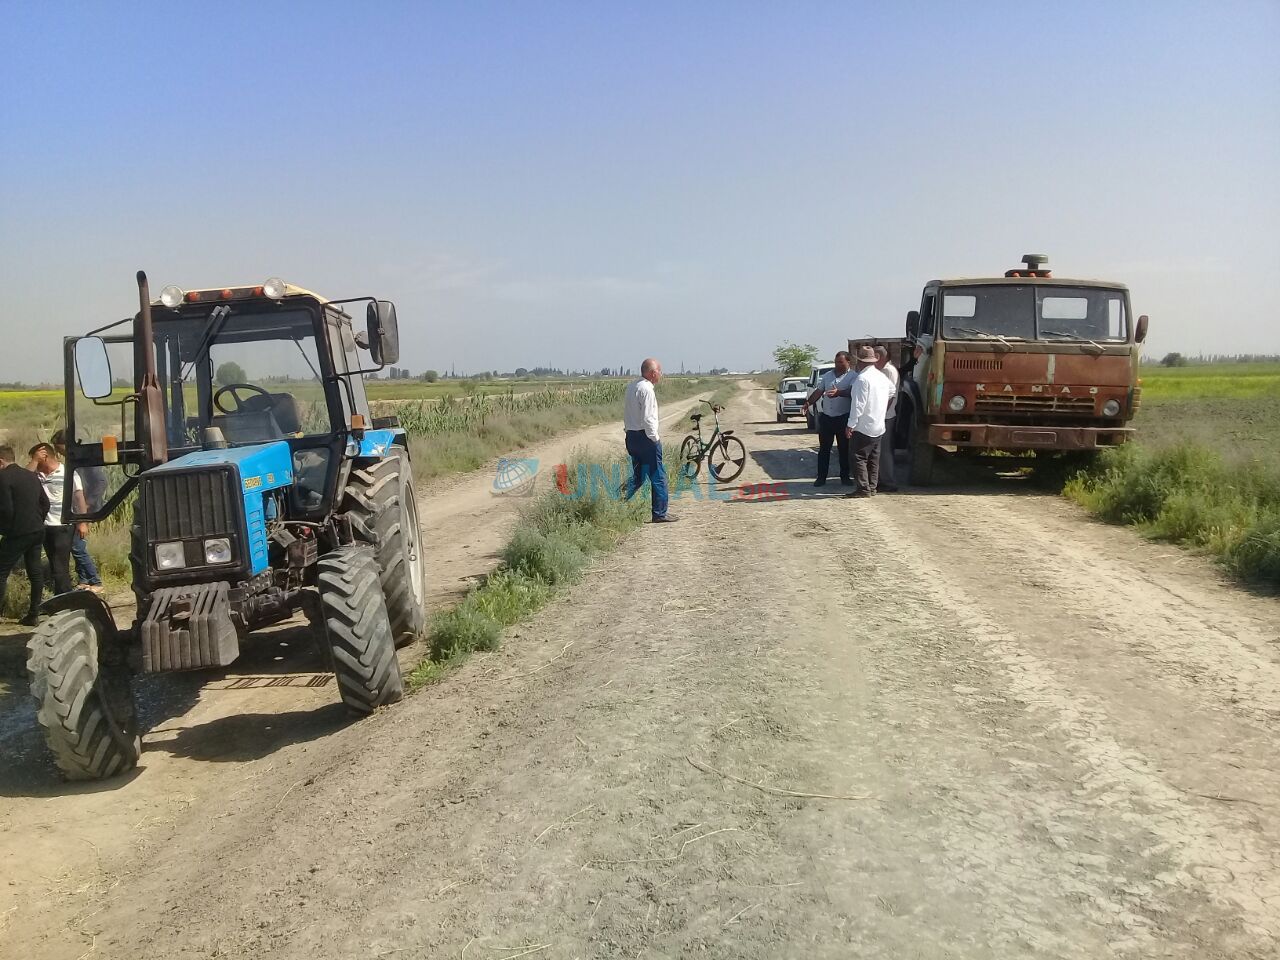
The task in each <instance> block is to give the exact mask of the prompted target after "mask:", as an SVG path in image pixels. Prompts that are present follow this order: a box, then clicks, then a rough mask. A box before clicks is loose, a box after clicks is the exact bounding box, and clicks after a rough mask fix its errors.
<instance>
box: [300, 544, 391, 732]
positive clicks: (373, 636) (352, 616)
mask: <svg viewBox="0 0 1280 960" xmlns="http://www.w3.org/2000/svg"><path fill="white" fill-rule="evenodd" d="M316 586H317V587H318V589H319V594H320V611H321V615H322V620H323V629H324V638H325V645H326V647H327V648H328V651H329V658H330V661H331V663H332V665H333V674H334V676H335V677H337V679H338V693H339V694H340V695H341V697H342V702H343V703H345V704H346V705H347V706H348V707H350V708H351V709H352V710H354V711H355V712H356V713H362V714H363V713H372V712H373V711H374V710H375V709H376V708H378V707H381V706H383V705H384V704H388V703H395V702H396V701H398V700H400V699H401V698H402V697H403V696H404V681H403V680H402V679H401V677H400V664H399V662H398V661H397V660H396V647H395V643H394V642H392V638H391V624H390V622H389V620H388V619H387V604H386V600H384V599H383V596H382V585H381V583H380V581H379V579H378V561H377V559H376V558H375V556H374V554H373V551H372V550H370V549H369V548H368V547H364V546H353V547H339V548H338V549H337V550H334V551H333V552H331V553H328V554H325V555H324V556H323V557H321V558H320V562H319V563H318V564H317V565H316Z"/></svg>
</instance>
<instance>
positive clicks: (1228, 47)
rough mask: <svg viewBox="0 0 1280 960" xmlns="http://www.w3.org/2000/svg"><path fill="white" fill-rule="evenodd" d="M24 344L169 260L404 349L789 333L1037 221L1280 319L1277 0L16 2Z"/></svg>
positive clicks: (41, 355)
mask: <svg viewBox="0 0 1280 960" xmlns="http://www.w3.org/2000/svg"><path fill="white" fill-rule="evenodd" d="M6 19H7V22H8V24H9V35H10V43H9V50H8V56H7V58H6V61H5V63H4V64H3V65H0V78H3V81H4V87H5V89H6V91H7V95H6V96H5V98H4V99H3V101H2V102H0V129H3V130H4V131H5V132H4V135H3V136H4V146H5V149H4V150H3V151H0V176H3V178H4V182H5V184H6V185H7V186H8V188H9V189H7V190H6V191H4V194H3V195H2V196H0V279H2V280H3V282H4V283H5V286H6V289H7V290H8V298H7V299H8V308H7V309H6V310H5V311H4V314H3V316H0V335H2V336H4V337H5V338H6V340H7V342H8V344H9V349H7V350H6V351H5V352H4V353H3V354H0V381H26V382H40V381H56V380H58V379H59V378H60V369H61V349H60V341H61V338H62V337H63V336H66V335H73V334H79V333H83V332H85V331H87V330H89V329H90V328H92V327H94V326H98V325H101V324H102V323H104V322H107V321H108V320H112V319H119V318H120V317H123V316H125V315H127V314H129V313H131V312H132V311H133V309H135V298H136V291H135V288H134V286H133V279H132V278H133V273H134V271H136V270H137V269H139V268H141V269H145V270H147V272H148V275H149V276H150V278H151V281H152V286H153V289H156V290H158V289H159V288H160V287H162V286H163V285H165V284H168V283H175V284H177V285H179V286H182V287H184V288H191V287H211V286H221V285H225V284H228V283H243V282H250V281H252V282H261V280H263V279H265V278H267V277H269V276H281V277H284V278H286V279H288V280H290V281H291V282H294V283H297V284H300V285H302V286H305V287H309V288H311V289H315V290H318V291H320V292H322V293H324V294H325V295H327V296H332V297H342V296H357V295H363V294H376V295H378V296H381V297H386V298H389V299H392V300H395V301H396V303H397V307H398V309H399V315H400V318H401V325H402V329H403V333H404V336H403V341H404V344H403V355H402V358H403V361H404V363H403V364H402V365H404V366H407V367H408V368H409V369H410V370H411V371H413V372H414V373H421V372H422V371H423V370H424V369H427V368H434V369H436V370H440V371H444V370H448V369H449V368H450V367H457V368H459V369H467V370H472V371H474V370H481V369H486V370H491V369H499V370H513V369H515V368H516V367H520V366H523V367H535V366H553V367H561V368H566V367H573V368H585V369H592V368H595V369H599V368H600V367H603V366H606V365H608V366H611V367H618V366H621V367H624V368H625V367H632V368H635V367H638V365H639V361H640V359H641V358H642V357H644V356H647V355H656V356H658V357H660V358H661V359H662V360H663V362H664V365H665V366H666V368H667V369H668V370H678V369H679V368H680V366H681V364H684V365H685V366H686V367H688V368H690V369H707V368H711V367H728V368H729V369H731V370H752V369H758V368H762V367H764V366H766V365H767V364H768V363H769V360H770V352H771V350H772V348H773V347H774V346H775V345H776V344H778V343H779V342H780V341H781V340H783V339H790V340H794V341H796V342H800V343H806V342H807V343H813V344H815V345H817V346H818V348H819V350H820V352H822V353H826V352H828V351H829V350H831V349H834V348H835V347H836V346H837V345H839V344H841V343H842V341H843V340H845V339H848V338H849V337H858V336H863V335H879V336H894V335H900V334H901V330H902V323H903V317H904V315H905V313H906V312H907V311H908V310H910V309H912V308H913V307H915V306H916V305H917V301H918V298H919V293H920V288H921V286H923V284H924V283H925V281H927V280H930V279H934V278H938V277H948V276H965V275H993V274H994V275H999V274H1000V273H1002V272H1003V271H1004V270H1005V269H1007V268H1009V267H1012V266H1016V265H1017V262H1018V260H1019V258H1020V257H1021V255H1022V254H1024V253H1029V252H1043V253H1046V254H1048V255H1049V257H1050V261H1051V265H1052V266H1053V268H1054V270H1055V273H1056V274H1057V275H1060V276H1068V277H1077V276H1078V277H1087V278H1099V279H1107V280H1115V281H1120V282H1123V283H1127V284H1128V285H1129V287H1130V289H1131V291H1132V297H1133V307H1134V312H1135V314H1138V313H1146V314H1149V315H1150V316H1151V335H1150V338H1149V341H1148V350H1147V357H1148V359H1149V360H1158V359H1159V358H1160V357H1161V356H1163V355H1164V354H1165V353H1166V352H1170V351H1178V352H1181V353H1184V354H1187V355H1196V354H1198V353H1206V354H1222V353H1272V354H1274V353H1280V326H1277V325H1276V324H1274V323H1271V322H1269V319H1268V318H1267V316H1266V314H1265V308H1264V309H1263V310H1259V309H1258V308H1257V307H1256V306H1255V305H1254V301H1255V300H1256V299H1257V294H1256V293H1255V292H1254V291H1255V289H1257V288H1261V289H1262V290H1265V289H1269V288H1271V287H1272V286H1274V285H1275V283H1276V281H1277V279H1280V266H1278V264H1280V239H1277V235H1276V231H1275V230H1274V229H1273V227H1272V223H1271V221H1273V220H1274V219H1275V217H1276V215H1277V214H1278V213H1280V178H1277V176H1276V170H1277V169H1280V58H1277V57H1275V55H1274V50H1275V48H1276V46H1277V41H1280V5H1277V4H1274V3H1265V2H1263V3H1228V4H1221V5H1215V6H1213V7H1212V8H1206V7H1202V6H1200V5H1197V4H1190V3H1170V4H1162V5H1159V6H1153V5H1150V4H1132V3H1119V4H1110V3H1109V4H1082V5H1073V6H1072V7H1071V8H1070V10H1069V11H1067V12H1063V11H1059V10H1055V11H1053V12H1052V13H1050V12H1048V11H1044V12H1040V11H1037V10H1036V9H1034V8H1032V7H1028V8H1025V11H1024V12H1015V13H1013V14H1011V11H1010V8H1008V7H1005V6H997V5H966V6H962V7H955V6H952V5H947V4H940V3H915V4H906V5H901V6H895V7H893V8H892V9H887V8H884V7H882V6H878V5H870V4H848V5H838V4H828V3H818V2H814V3H807V4H798V5H789V6H787V7H786V8H785V9H784V8H782V7H781V6H777V7H774V6H770V5H766V4H756V3H704V4H699V5H695V6H693V7H689V6H685V5H677V4H670V3H656V4H647V5H645V6H644V7H643V9H641V8H636V7H628V6H623V5H619V4H600V5H586V4H580V3H546V4H542V5H539V6H537V7H533V6H522V5H516V4H507V3H468V4H426V5H410V4H382V5H377V6H375V7H371V8H369V9H367V10H365V9H361V10H359V11H357V10H355V9H352V8H348V7H346V6H342V5H337V4H326V3H321V4H310V5H305V6H303V5H295V6H291V5H287V4H275V3H267V4H253V5H248V4H229V5H225V6H221V5H220V6H218V7H216V8H209V9H194V8H179V7H174V6H166V5H160V4H141V5H139V4H130V5H129V6H127V7H125V6H123V5H121V6H112V5H107V4H103V5H89V4H84V5H74V6H63V7H52V6H49V7H26V6H17V5H14V6H11V8H9V9H8V10H7V18H6Z"/></svg>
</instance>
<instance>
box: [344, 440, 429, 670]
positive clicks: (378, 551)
mask: <svg viewBox="0 0 1280 960" xmlns="http://www.w3.org/2000/svg"><path fill="white" fill-rule="evenodd" d="M342 509H343V511H344V512H345V513H346V514H347V516H349V517H350V518H351V520H352V528H353V530H354V532H355V535H356V537H357V538H358V539H359V540H361V541H363V542H364V543H367V544H368V545H369V546H370V547H372V548H373V551H374V554H375V555H376V556H377V558H378V570H379V576H380V580H381V583H382V594H383V596H384V597H386V601H387V616H388V618H389V619H390V621H391V635H392V637H394V638H395V643H396V646H398V647H402V646H404V645H405V644H407V643H412V642H413V640H414V639H415V638H417V637H418V636H419V635H420V634H421V633H422V631H423V628H424V627H425V626H426V622H427V605H426V596H427V594H426V584H425V582H424V577H423V573H424V571H423V566H424V564H423V558H422V543H421V540H420V537H421V531H420V530H419V529H418V503H417V501H416V500H415V499H414V492H413V466H412V464H411V463H410V462H409V453H408V451H407V450H405V448H404V447H401V446H393V447H392V448H391V449H390V451H389V452H388V454H387V456H386V457H384V458H383V459H381V460H378V461H377V462H374V463H367V464H364V465H363V466H360V467H358V468H357V469H354V470H352V471H351V477H350V479H349V480H348V481H347V488H346V491H345V492H344V496H343V504H342Z"/></svg>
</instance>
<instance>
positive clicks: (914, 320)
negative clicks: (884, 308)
mask: <svg viewBox="0 0 1280 960" xmlns="http://www.w3.org/2000/svg"><path fill="white" fill-rule="evenodd" d="M919 333H920V311H919V310H909V311H907V339H909V340H914V339H915V338H916V335H917V334H919Z"/></svg>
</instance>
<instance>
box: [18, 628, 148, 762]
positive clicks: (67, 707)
mask: <svg viewBox="0 0 1280 960" xmlns="http://www.w3.org/2000/svg"><path fill="white" fill-rule="evenodd" d="M105 641H106V638H105V637H104V636H103V635H102V629H101V627H99V625H98V624H96V623H95V622H94V621H93V619H92V618H90V617H89V615H88V614H87V613H85V612H84V611H83V610H62V611H59V612H58V613H55V614H54V615H53V616H51V617H49V619H48V620H46V621H45V622H44V623H43V624H41V625H40V627H39V628H37V630H36V632H35V633H34V634H33V635H32V637H31V639H30V640H29V641H28V642H27V653H28V656H27V672H28V674H29V675H30V677H31V695H32V696H33V697H34V698H35V701H36V719H37V721H39V723H40V726H41V727H43V728H44V736H45V741H46V742H47V743H48V744H49V749H50V750H51V751H52V752H53V760H54V762H55V763H56V764H57V765H58V768H59V769H60V770H62V772H63V773H64V774H66V777H67V779H68V780H101V779H103V778H105V777H111V776H115V775H116V774H120V773H125V772H127V771H129V770H132V769H133V768H134V767H136V766H137V765H138V758H139V757H140V756H141V755H142V738H141V736H140V734H139V732H138V718H137V713H136V711H135V709H134V703H133V689H132V687H131V685H130V683H129V673H128V668H127V667H126V666H125V664H124V662H123V657H119V656H115V655H114V654H115V653H116V651H111V650H107V649H105Z"/></svg>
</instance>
